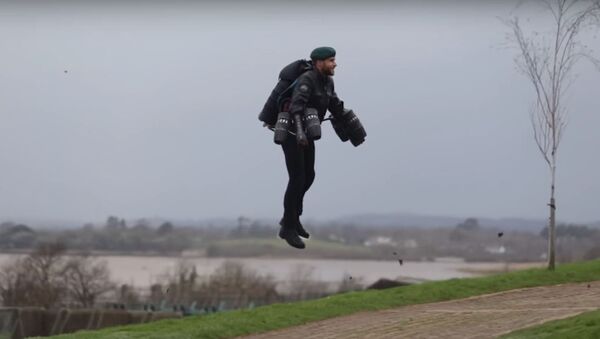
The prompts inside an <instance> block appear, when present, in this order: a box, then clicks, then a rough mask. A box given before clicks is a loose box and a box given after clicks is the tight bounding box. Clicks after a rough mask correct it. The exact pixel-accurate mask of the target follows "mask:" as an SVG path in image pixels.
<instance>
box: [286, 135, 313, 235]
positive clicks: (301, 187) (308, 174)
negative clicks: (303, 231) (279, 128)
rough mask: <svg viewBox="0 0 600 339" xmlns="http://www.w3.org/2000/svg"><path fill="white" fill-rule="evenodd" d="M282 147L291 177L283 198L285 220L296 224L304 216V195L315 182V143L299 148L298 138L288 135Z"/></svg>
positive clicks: (310, 142)
mask: <svg viewBox="0 0 600 339" xmlns="http://www.w3.org/2000/svg"><path fill="white" fill-rule="evenodd" d="M281 147H282V148H283V154H284V155H285V165H286V167H287V171H288V175H289V181H288V185H287V189H286V190H285V195H284V198H283V209H284V212H283V218H284V220H285V221H286V222H287V223H294V222H297V221H299V217H300V215H301V214H302V205H303V200H304V194H306V191H308V189H309V188H310V186H311V185H312V183H313V181H314V180H315V143H314V141H312V140H311V141H309V142H308V146H304V147H303V146H299V145H298V144H297V142H296V138H295V137H294V136H292V135H288V138H287V139H286V141H285V142H284V143H283V144H282V145H281Z"/></svg>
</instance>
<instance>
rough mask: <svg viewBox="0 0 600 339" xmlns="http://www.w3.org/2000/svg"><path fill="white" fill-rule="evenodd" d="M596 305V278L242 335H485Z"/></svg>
mask: <svg viewBox="0 0 600 339" xmlns="http://www.w3.org/2000/svg"><path fill="white" fill-rule="evenodd" d="M588 285H589V286H590V287H588ZM599 308H600V281H596V282H591V283H589V284H588V283H578V284H565V285H556V286H547V287H535V288H526V289H520V290H512V291H507V292H500V293H494V294H487V295H483V296H478V297H471V298H467V299H460V300H454V301H446V302H440V303H432V304H423V305H413V306H405V307H400V308H396V309H390V310H385V311H376V312H362V313H357V314H353V315H349V316H344V317H338V318H333V319H329V320H323V321H317V322H313V323H308V324H305V325H301V326H296V327H290V328H287V329H283V330H277V331H272V332H268V333H264V334H261V335H253V336H247V337H244V338H245V339H249V338H286V339H291V338H302V339H307V338H490V337H496V336H499V335H502V334H505V333H508V332H512V331H514V330H516V329H519V328H523V327H528V326H532V325H536V324H541V323H543V322H546V321H550V320H555V319H561V318H566V317H570V316H573V315H576V314H579V313H582V312H586V311H591V310H596V309H599Z"/></svg>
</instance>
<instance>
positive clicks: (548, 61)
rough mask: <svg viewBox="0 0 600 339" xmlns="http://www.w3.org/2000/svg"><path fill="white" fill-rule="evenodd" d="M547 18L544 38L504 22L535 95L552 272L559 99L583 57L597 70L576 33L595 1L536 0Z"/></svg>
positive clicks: (595, 14) (563, 113)
mask: <svg viewBox="0 0 600 339" xmlns="http://www.w3.org/2000/svg"><path fill="white" fill-rule="evenodd" d="M540 2H541V4H543V5H544V6H545V7H546V9H547V10H548V11H549V12H550V14H551V15H552V18H553V29H552V31H550V32H548V33H546V34H544V33H539V32H533V33H531V34H526V33H524V30H523V28H522V26H521V23H520V21H519V18H518V17H515V18H512V19H509V20H507V21H506V23H507V24H508V25H509V27H510V28H511V31H512V32H511V34H510V39H511V41H513V42H515V43H516V45H517V47H518V49H519V52H520V53H519V54H518V56H517V57H516V58H515V62H516V64H517V67H518V69H519V70H520V71H521V72H522V73H523V74H525V75H526V76H527V77H528V78H529V80H530V82H531V84H532V85H533V87H534V89H535V93H536V98H535V103H534V105H533V107H532V109H531V111H530V115H531V124H532V127H533V136H534V139H535V142H536V143H537V146H538V148H539V150H540V152H541V154H542V156H543V158H544V160H545V161H546V163H547V164H548V167H549V169H550V176H551V179H550V182H551V185H550V202H549V203H548V206H549V208H550V217H549V223H548V229H549V232H548V269H550V270H554V268H555V256H556V253H555V252H556V251H555V239H556V232H555V225H556V199H555V187H556V186H555V182H556V163H557V151H558V147H559V144H560V141H561V139H562V136H563V133H564V130H565V127H566V118H567V107H566V105H565V103H564V100H563V98H564V97H565V93H566V91H567V90H568V88H569V87H570V85H571V84H572V82H573V80H574V74H573V67H574V66H575V65H576V64H577V62H578V61H580V60H581V59H582V58H583V59H588V60H590V61H592V62H593V63H594V64H595V65H596V67H598V68H599V69H600V61H598V59H595V58H593V56H592V52H593V51H592V50H590V49H589V48H588V47H587V46H586V45H584V44H583V43H581V41H580V40H579V39H578V36H579V33H581V32H582V31H583V30H584V29H586V28H589V27H592V26H594V25H596V24H597V23H598V22H599V21H600V20H599V19H600V0H540Z"/></svg>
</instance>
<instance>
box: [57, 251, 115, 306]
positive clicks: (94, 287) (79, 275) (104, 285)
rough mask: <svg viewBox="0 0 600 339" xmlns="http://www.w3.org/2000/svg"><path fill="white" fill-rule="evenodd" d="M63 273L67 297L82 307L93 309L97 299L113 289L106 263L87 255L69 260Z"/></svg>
mask: <svg viewBox="0 0 600 339" xmlns="http://www.w3.org/2000/svg"><path fill="white" fill-rule="evenodd" d="M64 272H65V274H64V275H63V277H64V279H65V285H66V287H67V293H68V295H69V297H70V298H71V300H73V301H75V302H76V303H78V304H79V305H81V306H83V307H93V306H94V304H95V303H96V301H97V299H98V297H100V296H102V295H103V294H105V293H107V292H110V291H113V290H114V288H115V286H114V284H113V283H112V282H111V281H110V274H109V271H108V267H107V266H106V262H104V261H97V260H96V259H94V258H93V257H91V256H89V255H87V254H84V255H80V256H75V257H72V258H70V259H69V260H68V261H67V263H66V266H65V269H64Z"/></svg>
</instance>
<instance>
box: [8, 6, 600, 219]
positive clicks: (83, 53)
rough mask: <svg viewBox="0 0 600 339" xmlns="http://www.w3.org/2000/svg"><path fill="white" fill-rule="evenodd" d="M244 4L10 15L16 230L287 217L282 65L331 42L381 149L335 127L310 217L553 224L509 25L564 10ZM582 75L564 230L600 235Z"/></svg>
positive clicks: (371, 139)
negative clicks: (279, 105) (275, 123)
mask: <svg viewBox="0 0 600 339" xmlns="http://www.w3.org/2000/svg"><path fill="white" fill-rule="evenodd" d="M243 4H245V3H242V2H230V3H227V4H221V5H217V4H216V3H214V4H213V3H206V2H195V3H193V2H168V1H165V2H162V3H161V2H142V1H139V2H127V3H125V2H117V1H114V2H102V1H97V2H75V1H73V2H50V1H48V2H40V3H31V2H29V3H28V5H23V4H21V3H20V2H13V3H11V2H2V4H0V61H1V62H0V118H1V120H0V168H1V170H2V175H1V176H0V219H1V220H6V219H19V218H28V219H31V218H40V219H44V218H49V219H67V220H89V221H97V220H104V219H105V218H106V216H108V215H118V216H121V217H126V218H137V217H154V216H160V217H166V218H192V219H203V218H213V217H237V216H239V215H246V216H249V217H261V218H262V217H268V218H277V217H279V216H280V215H281V214H282V210H283V206H282V197H283V193H284V189H285V186H286V183H287V172H286V170H285V163H284V159H283V152H282V151H281V148H280V147H279V146H277V145H275V144H274V143H273V141H272V140H273V136H272V132H270V131H268V130H266V129H264V128H262V127H261V124H260V122H259V121H258V120H257V115H258V112H259V111H260V109H261V108H262V106H263V104H264V102H265V100H266V98H267V96H268V94H269V93H270V91H271V89H272V88H273V86H274V85H275V83H276V81H277V75H278V73H279V70H280V69H281V68H282V67H283V66H285V65H286V64H288V63H289V62H291V61H293V60H296V59H299V58H307V57H308V55H309V53H310V51H311V50H312V49H313V48H314V47H317V46H321V45H329V46H333V47H335V48H336V49H337V51H338V55H337V63H338V68H337V70H336V75H335V78H334V79H335V82H336V89H337V92H338V95H339V96H340V97H341V98H342V99H343V100H344V101H345V102H346V106H347V107H350V108H353V109H354V110H355V112H356V113H357V114H358V116H359V117H360V119H361V121H362V122H363V124H364V125H365V128H366V130H367V133H368V137H367V140H366V142H365V143H364V144H363V145H361V146H359V147H358V148H355V147H353V146H352V145H351V144H350V143H342V142H341V141H340V140H339V139H338V138H337V136H336V135H335V133H334V132H333V129H332V128H331V126H330V124H329V123H325V124H324V126H323V130H324V137H323V139H321V140H320V141H318V142H317V161H316V173H317V178H316V181H315V184H314V185H313V187H312V188H311V190H310V191H309V193H308V194H307V195H306V199H305V201H306V202H305V215H306V216H307V217H312V218H334V217H338V216H344V215H352V214H358V213H407V212H410V213H420V214H435V215H452V216H465V217H467V216H480V217H529V218H545V217H546V216H547V213H548V211H547V206H546V203H547V201H548V198H549V171H548V169H547V166H546V164H545V162H544V161H543V160H542V158H541V155H540V154H539V151H538V150H537V147H536V145H535V143H534V141H533V137H532V132H531V126H530V122H529V116H528V109H529V108H530V106H531V103H532V101H533V99H534V96H533V95H534V93H533V89H532V86H531V84H530V83H528V80H527V79H526V78H525V77H524V76H523V75H521V74H519V73H518V72H517V71H516V69H515V66H514V63H513V57H514V56H515V54H516V50H514V49H508V48H504V47H502V45H503V44H504V43H505V34H506V33H507V32H508V29H507V27H506V26H504V25H503V24H502V23H501V22H500V20H499V19H498V17H507V16H508V15H509V14H510V13H511V11H513V14H519V15H522V16H523V17H524V18H525V17H531V18H532V20H531V22H530V23H533V22H538V20H539V18H541V17H543V16H547V15H548V13H547V12H544V11H541V10H533V11H531V10H528V9H527V8H517V9H516V10H515V5H514V4H510V3H505V2H502V3H500V2H494V4H487V5H477V2H462V3H454V4H453V5H452V6H450V5H444V2H437V3H434V2H428V3H427V5H416V4H415V3H409V2H404V3H401V4H397V5H395V4H393V3H391V2H378V3H373V4H371V3H369V5H360V4H359V3H355V2H347V3H345V4H344V3H338V2H331V3H328V4H327V5H324V4H320V3H319V2H316V1H308V2H290V4H289V5H285V6H283V5H281V4H278V3H270V2H260V3H255V4H253V5H243ZM539 27H543V26H539ZM584 37H585V38H586V41H587V42H588V44H589V45H590V46H592V47H594V46H596V47H600V41H599V40H598V39H595V40H594V39H593V34H586V35H585V36H584ZM598 50H600V48H598ZM579 66H580V67H578V68H576V71H577V73H579V78H578V79H577V82H576V83H575V85H574V86H573V87H572V88H571V91H570V92H569V96H568V105H569V108H570V117H569V125H568V127H567V130H566V133H565V137H564V140H563V143H562V144H561V146H560V150H559V162H558V174H557V199H558V216H559V218H560V219H562V220H568V221H574V222H586V221H591V220H598V219H600V211H599V208H598V197H600V181H599V180H598V173H599V170H600V168H599V167H600V157H598V155H597V152H598V149H600V133H599V132H598V128H599V126H600V114H599V113H600V112H599V109H598V107H600V96H599V95H598V93H599V90H598V89H599V88H600V72H595V71H594V68H593V67H592V66H591V64H588V63H585V62H582V63H581V64H580V65H579Z"/></svg>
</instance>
